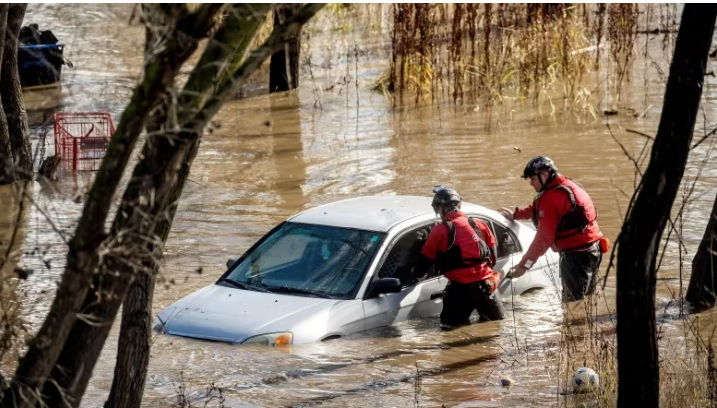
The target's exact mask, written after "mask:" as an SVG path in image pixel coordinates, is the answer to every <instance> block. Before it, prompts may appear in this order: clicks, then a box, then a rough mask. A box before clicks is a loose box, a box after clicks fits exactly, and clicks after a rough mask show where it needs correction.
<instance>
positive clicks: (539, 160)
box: [523, 156, 558, 179]
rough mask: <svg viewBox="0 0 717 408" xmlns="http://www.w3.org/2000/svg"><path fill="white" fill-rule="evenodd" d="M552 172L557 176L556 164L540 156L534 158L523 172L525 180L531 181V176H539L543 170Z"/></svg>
mask: <svg viewBox="0 0 717 408" xmlns="http://www.w3.org/2000/svg"><path fill="white" fill-rule="evenodd" d="M546 169H547V170H550V172H551V173H553V174H555V173H557V172H558V168H557V167H555V163H553V160H552V159H551V158H550V157H545V156H538V157H534V158H532V159H531V160H530V161H529V162H528V165H527V166H525V169H524V170H523V178H524V179H529V178H530V177H531V176H537V175H538V174H539V173H540V171H541V170H546Z"/></svg>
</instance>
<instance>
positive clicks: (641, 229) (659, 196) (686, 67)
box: [617, 4, 717, 407]
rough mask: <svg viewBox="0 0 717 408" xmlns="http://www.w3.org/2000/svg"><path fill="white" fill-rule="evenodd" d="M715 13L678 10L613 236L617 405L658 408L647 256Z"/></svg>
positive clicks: (671, 184)
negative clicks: (667, 62)
mask: <svg viewBox="0 0 717 408" xmlns="http://www.w3.org/2000/svg"><path fill="white" fill-rule="evenodd" d="M716 16H717V5H713V4H704V5H702V4H686V5H685V8H684V10H683V12H682V21H681V23H680V30H679V33H678V34H677V42H676V44H675V53H674V56H673V59H672V64H671V66H670V75H669V77H668V79H667V88H666V91H665V99H664V104H663V107H662V115H661V117H660V124H659V127H658V130H657V137H656V138H655V142H654V145H653V147H652V153H651V157H650V164H649V165H648V167H647V170H646V171H645V174H644V176H643V177H642V181H641V182H640V186H639V187H638V190H637V191H636V193H635V194H636V198H635V201H634V205H633V206H632V208H631V209H630V211H629V214H628V216H627V219H626V221H625V224H624V225H623V227H622V231H621V232H620V237H619V239H618V243H619V251H618V255H617V315H618V319H617V345H618V378H619V383H618V406H619V407H658V406H659V396H660V373H659V362H658V349H657V334H656V330H655V283H656V270H655V268H656V264H655V259H656V257H657V251H658V249H659V246H660V239H661V237H662V233H663V231H664V228H665V225H666V223H667V220H668V219H669V217H670V210H671V208H672V204H673V202H674V200H675V196H676V195H677V190H678V189H679V185H680V180H681V179H682V174H683V173H684V170H685V165H686V163H687V157H688V154H689V148H690V142H691V141H692V133H693V131H694V125H695V119H696V117H697V112H698V109H699V104H700V98H701V96H702V88H703V84H704V74H705V68H706V66H707V54H708V52H709V48H710V45H711V42H712V35H713V32H714V25H715V17H716Z"/></svg>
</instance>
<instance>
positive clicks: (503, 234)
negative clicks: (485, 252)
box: [477, 217, 520, 259]
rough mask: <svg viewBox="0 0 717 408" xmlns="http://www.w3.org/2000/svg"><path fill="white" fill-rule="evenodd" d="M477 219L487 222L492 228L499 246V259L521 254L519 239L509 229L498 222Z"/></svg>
mask: <svg viewBox="0 0 717 408" xmlns="http://www.w3.org/2000/svg"><path fill="white" fill-rule="evenodd" d="M477 218H479V219H480V220H481V221H483V222H485V223H486V224H487V225H488V226H489V227H490V230H491V231H492V232H493V235H494V236H495V241H496V246H497V248H496V255H497V256H498V259H500V258H505V257H507V256H510V255H513V254H515V253H518V252H520V244H519V243H518V239H517V238H516V237H515V234H513V232H512V231H510V229H509V228H508V227H506V226H504V225H503V224H500V223H498V222H495V221H493V220H491V219H490V218H484V217H477Z"/></svg>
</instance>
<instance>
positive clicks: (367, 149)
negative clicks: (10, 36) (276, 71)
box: [0, 4, 717, 407]
mask: <svg viewBox="0 0 717 408" xmlns="http://www.w3.org/2000/svg"><path fill="white" fill-rule="evenodd" d="M371 7H372V9H371V12H372V13H373V14H372V15H373V16H374V17H375V18H373V19H371V21H373V24H368V23H367V21H368V20H367V19H365V18H364V19H361V18H355V19H352V17H351V16H349V17H347V18H346V20H341V21H342V22H338V23H336V22H332V21H333V20H332V16H331V15H330V14H328V12H326V13H324V15H322V16H320V17H319V20H318V21H315V22H314V23H312V24H311V26H310V27H308V28H307V30H309V32H310V33H311V41H310V42H309V43H308V46H306V45H305V49H304V51H303V54H302V57H303V61H302V66H303V74H302V77H301V81H302V82H301V83H302V86H301V88H300V89H299V90H298V91H297V92H295V93H290V94H280V95H274V96H267V95H266V94H264V92H262V87H261V86H259V85H253V86H249V87H247V88H246V89H245V93H246V95H248V96H247V97H246V98H244V99H241V100H236V101H233V102H230V103H228V104H227V105H226V106H225V107H224V108H223V109H222V111H221V112H220V113H219V115H218V118H217V120H218V122H220V123H221V127H220V128H219V129H216V130H215V131H214V132H213V133H211V134H207V135H206V136H205V137H204V140H203V142H202V146H201V150H200V152H199V156H198V157H197V159H196V161H195V164H194V167H193V170H192V174H191V176H190V179H191V181H190V182H189V183H188V185H187V188H186V189H185V193H184V196H183V197H182V200H181V203H180V207H179V211H178V213H177V217H176V221H175V223H174V227H173V229H172V233H171V235H170V238H169V241H168V243H167V250H166V265H165V266H164V268H163V270H162V274H163V277H164V278H166V279H167V280H169V279H173V280H174V281H175V283H174V284H172V285H169V286H167V287H164V286H161V285H160V286H159V287H158V288H157V290H156V293H155V297H154V311H155V312H158V311H160V310H162V309H163V308H165V307H167V306H168V305H170V304H171V303H173V302H175V301H176V300H179V299H180V298H182V297H183V296H185V295H188V294H190V293H192V292H193V291H195V290H197V289H200V288H202V287H204V286H206V285H209V284H211V283H213V282H214V281H215V280H216V278H217V277H218V276H219V275H220V274H221V273H222V272H223V271H224V263H225V260H226V259H227V258H228V257H230V256H233V255H238V254H241V253H242V252H243V251H244V250H246V249H247V248H248V247H249V246H250V245H251V244H252V243H253V242H254V241H255V240H257V239H258V238H259V237H261V236H262V235H263V234H264V233H266V232H267V231H268V230H269V229H270V228H271V227H273V226H274V225H276V224H277V223H279V222H281V221H282V220H284V219H285V218H286V217H288V216H290V215H292V214H294V213H297V212H299V211H301V210H304V209H306V208H311V207H314V206H317V205H320V204H323V203H328V202H332V201H335V200H339V199H344V198H349V197H356V196H362V195H372V194H411V195H424V196H428V195H430V191H431V187H432V186H433V185H434V184H437V183H445V184H450V185H453V186H455V187H456V188H457V190H458V191H459V192H460V194H461V195H462V196H463V197H464V198H465V199H466V200H467V201H470V202H475V203H478V204H481V205H484V206H486V207H489V208H498V207H500V206H504V205H518V204H524V203H527V202H528V201H529V200H531V199H532V196H533V193H532V190H531V188H530V186H529V185H528V184H527V183H526V182H525V181H523V180H521V179H520V178H519V175H520V174H521V171H522V168H523V166H524V165H525V163H526V162H527V160H529V159H530V158H531V157H533V156H535V155H538V154H542V155H548V156H550V157H552V158H553V159H554V160H555V161H556V163H557V165H558V166H559V168H560V170H561V172H563V173H564V174H566V175H569V176H571V177H574V178H576V179H577V180H579V181H580V182H581V183H582V184H583V185H584V186H585V187H586V189H587V191H588V192H589V193H590V195H591V196H592V198H593V199H594V201H595V203H596V205H597V207H598V209H599V211H600V218H599V223H600V226H601V228H602V229H603V231H604V232H605V233H606V235H607V236H608V237H610V238H611V239H613V240H614V239H615V237H616V236H617V234H618V231H619V228H620V225H621V219H622V214H623V213H624V210H625V208H626V205H627V202H628V197H627V195H629V194H631V193H632V191H633V188H634V177H635V171H634V166H633V164H632V162H631V161H630V160H628V159H627V158H626V156H625V153H624V152H623V149H622V148H621V147H620V145H619V144H618V143H617V142H616V140H617V141H619V142H620V143H621V144H622V145H623V146H624V148H625V149H626V150H627V151H628V152H629V153H630V154H632V155H635V156H637V155H639V154H640V151H641V150H642V148H643V145H644V142H645V139H643V138H641V137H639V136H637V135H635V134H631V133H627V132H626V131H625V129H634V130H637V131H640V132H644V133H647V134H654V132H655V131H656V129H657V125H658V121H659V112H660V106H661V103H662V95H663V91H664V81H663V80H662V79H661V78H660V76H659V75H658V74H657V71H656V69H655V65H657V66H659V67H660V68H661V69H662V71H663V72H668V69H669V66H668V61H669V60H668V59H667V58H665V57H664V55H665V54H661V51H660V49H661V46H662V41H661V37H660V36H650V37H649V40H650V43H649V47H650V50H652V49H653V48H654V52H652V51H651V55H656V56H659V55H663V57H662V58H661V59H659V58H656V59H655V64H654V65H653V64H652V63H650V64H644V61H642V60H640V59H639V58H638V60H637V61H636V62H635V66H634V70H633V74H632V77H631V82H630V83H629V84H627V85H626V86H625V89H626V90H625V91H624V92H623V97H622V100H621V101H620V105H621V106H627V107H631V108H634V109H635V110H636V111H638V112H643V111H645V110H646V109H647V113H646V115H642V116H641V117H639V118H636V117H635V116H633V115H630V114H626V113H624V112H621V113H620V114H618V115H615V116H603V115H602V114H601V113H600V112H601V111H602V109H603V108H604V107H606V106H608V105H610V104H614V102H612V101H611V100H609V99H607V98H605V99H600V98H595V97H593V98H592V99H590V101H589V102H590V104H592V106H594V107H595V108H596V109H597V111H598V113H597V114H596V115H592V114H590V113H589V109H588V108H578V109H567V110H566V109H563V107H562V106H563V105H562V101H560V100H559V99H557V100H554V101H553V102H552V103H550V102H549V101H546V102H544V103H540V104H538V105H535V104H533V103H530V102H526V103H522V104H518V103H516V104H510V103H509V104H506V105H503V106H499V107H496V108H494V109H490V110H488V109H486V108H485V107H483V106H481V107H479V108H478V107H476V106H461V105H454V104H453V103H452V102H446V103H437V104H434V105H432V106H424V107H420V108H417V107H414V106H413V105H410V106H408V107H406V108H405V109H399V110H393V109H392V108H391V103H390V101H388V100H386V99H385V98H384V96H383V95H381V94H379V93H376V92H374V91H371V90H370V88H371V85H372V84H373V83H374V81H375V80H376V78H378V77H379V76H380V75H381V74H382V73H383V72H384V71H385V69H386V68H387V63H388V62H387V61H388V54H387V51H386V50H385V44H384V42H385V39H384V38H385V33H386V32H387V31H386V30H387V28H386V27H387V26H386V25H385V21H387V20H385V19H382V18H381V16H384V17H385V16H386V15H387V9H386V8H385V7H384V8H379V7H378V6H371ZM130 13H131V5H129V4H120V5H112V4H78V5H66V4H32V5H30V6H29V9H28V13H27V17H26V22H36V23H38V24H40V27H41V28H42V29H52V30H53V31H54V33H55V35H56V36H57V37H58V38H59V39H60V40H61V41H62V42H64V43H65V44H66V57H67V58H69V59H70V60H71V61H72V62H73V64H74V68H67V67H65V70H64V72H63V80H62V88H61V92H59V100H58V101H57V104H58V105H59V109H60V110H65V111H82V110H102V111H110V112H112V114H113V115H114V117H115V119H117V118H119V115H120V113H121V111H122V109H123V107H124V104H125V103H126V102H127V100H128V99H129V95H130V93H131V90H132V87H133V85H134V84H135V83H136V81H137V78H138V75H139V72H140V69H141V65H142V55H141V50H142V48H143V46H142V43H143V29H142V27H141V26H139V25H136V24H135V25H129V24H128V23H127V22H128V20H129V16H130ZM346 21H348V22H346ZM382 32H383V33H384V36H382V35H381V33H382ZM647 38H648V37H647V36H642V37H641V38H639V39H638V44H637V45H636V48H637V49H640V47H642V48H643V49H644V47H645V40H646V39H647ZM354 45H357V47H358V49H359V50H360V52H359V53H358V59H356V58H355V56H354V53H353V49H354V48H353V47H354ZM347 50H351V51H350V52H348V53H347ZM347 54H348V56H347ZM309 64H310V66H309ZM712 64H713V63H712V62H710V65H712ZM309 67H310V68H311V69H309ZM710 69H711V67H708V71H709V70H710ZM593 75H594V74H593ZM356 81H358V85H357V82H356ZM715 81H716V79H715V77H714V76H711V77H710V76H708V77H707V82H706V86H705V90H704V95H703V108H704V115H705V116H704V118H702V117H701V118H700V119H699V123H698V129H699V130H698V133H700V132H702V130H701V129H702V127H703V123H704V122H705V121H706V123H707V124H708V125H707V126H709V123H714V122H715V121H717V116H716V115H715V112H716V111H715V108H716V106H715V96H716V94H715V88H714V84H715ZM254 82H255V83H256V84H263V82H268V80H267V81H264V80H262V79H261V78H259V79H257V80H255V81H254ZM594 86H595V88H594V90H595V92H596V93H599V92H600V90H601V89H604V88H605V84H604V80H603V79H601V78H600V77H598V76H595V81H594ZM252 95H254V96H252ZM34 96H36V95H33V97H34ZM54 97H56V98H57V95H55V96H54ZM50 105H51V104H50ZM29 108H32V107H29ZM34 134H35V136H34V138H35V139H34V140H33V143H34V144H33V145H34V146H37V145H38V143H39V138H38V134H39V130H38V128H34ZM711 145H712V142H711V141H708V142H706V143H703V144H702V145H701V146H700V147H699V148H698V149H695V151H693V156H692V158H691V160H690V163H689V165H688V169H687V175H688V176H689V181H690V183H691V182H692V180H693V179H694V177H695V176H696V175H697V174H698V173H700V164H701V161H702V159H703V158H705V157H707V158H708V159H710V158H711V159H714V156H715V153H714V152H713V151H712V149H711ZM515 147H517V148H519V149H520V151H518V150H516V149H515ZM51 152H52V139H51V137H50V139H49V141H48V147H47V154H50V153H51ZM712 162H713V163H714V160H712ZM89 181H90V180H89V178H88V176H87V175H83V176H71V175H65V176H64V177H62V178H61V180H60V181H58V182H57V183H56V184H55V185H54V186H50V187H48V186H41V185H39V184H35V185H33V186H32V187H31V189H32V191H31V192H30V195H31V196H32V198H33V201H34V202H35V203H36V205H32V206H30V208H29V210H28V211H27V212H26V214H25V215H24V216H23V217H22V219H21V231H20V234H19V239H20V240H21V242H22V243H21V250H20V251H19V255H18V256H19V257H20V258H22V259H21V262H23V264H24V265H25V266H26V267H28V268H30V269H32V270H33V271H34V272H33V274H32V275H31V276H30V277H29V279H28V280H27V282H26V283H24V284H23V285H22V287H21V290H20V293H21V294H22V295H23V316H25V318H26V319H27V321H28V322H29V323H30V324H31V325H34V327H37V325H38V324H39V323H40V322H41V321H42V319H43V317H44V314H45V313H46V311H47V309H48V307H49V305H50V303H51V301H52V296H53V295H54V293H53V291H54V288H55V287H56V281H57V280H58V278H59V275H60V273H61V271H62V265H63V264H64V256H65V254H66V247H65V246H64V244H63V238H62V237H61V235H60V234H59V233H58V232H57V231H59V232H61V233H62V234H64V235H65V237H67V236H69V235H70V234H71V232H72V228H73V226H74V223H75V222H76V220H77V218H78V215H79V213H80V210H81V205H80V204H77V203H75V202H74V201H73V200H72V198H73V196H75V195H76V194H77V192H78V190H80V189H81V188H82V186H84V185H87V183H88V182H89ZM716 184H717V168H715V167H714V166H712V167H710V166H709V165H708V166H707V168H705V169H704V170H702V171H701V174H700V178H699V180H698V181H697V182H696V187H695V193H694V194H693V195H692V196H691V198H690V200H689V204H688V205H687V206H686V210H685V217H684V219H683V227H682V228H683V240H684V243H685V246H686V250H687V255H686V258H685V262H686V263H685V268H686V270H689V260H690V259H691V256H692V255H693V254H694V251H695V249H696V247H697V243H698V242H699V239H700V238H701V235H702V231H703V229H704V226H705V225H706V220H707V217H708V214H709V212H710V209H711V206H712V200H713V198H714V194H715V189H714V187H715V185H716ZM0 194H1V195H0V197H1V198H2V199H0V214H2V217H0V237H1V238H2V239H0V241H3V243H6V242H7V240H8V239H9V234H10V233H11V230H12V227H13V225H14V217H13V215H12V214H14V213H15V211H16V209H17V200H14V199H12V190H11V188H10V187H2V188H1V189H0ZM681 200H682V197H678V204H679V202H681ZM43 213H44V214H47V215H48V217H47V218H46V217H45V216H44V215H43ZM50 221H51V222H50ZM35 247H38V248H40V249H41V252H45V251H46V253H44V254H42V253H41V254H37V253H36V254H32V249H33V248H35ZM23 253H25V254H24V255H23ZM48 265H49V266H50V267H49V268H48ZM606 265H607V262H604V263H603V271H604V269H605V266H606ZM198 268H202V270H203V273H201V274H197V273H195V271H196V270H197V269H198ZM679 270H680V260H679V253H678V247H677V244H676V243H672V242H671V243H669V244H668V245H667V253H666V256H665V258H664V261H663V263H662V267H661V270H660V272H659V278H660V280H659V281H658V292H657V298H658V299H657V301H658V306H659V307H660V308H663V309H666V313H667V314H668V315H676V314H677V313H679V312H678V307H677V306H676V305H675V304H674V303H672V302H670V299H671V298H672V297H673V293H675V294H679V293H680V292H679V291H680V289H679V282H680V281H679ZM686 282H687V281H686V280H685V283H684V286H686ZM614 293H615V279H614V274H612V276H611V277H610V278H609V279H608V280H607V287H606V289H605V298H606V299H607V300H606V301H605V306H604V307H605V308H610V309H614V307H613V306H612V305H614ZM507 308H508V317H507V319H506V320H505V321H503V322H491V323H486V324H480V325H472V326H470V327H466V328H465V329H463V330H458V331H455V332H451V333H442V332H440V331H439V330H438V325H437V320H436V319H435V318H434V319H426V320H422V321H411V322H406V323H402V324H398V325H395V326H392V327H388V328H384V329H381V330H377V331H373V332H368V333H361V334H357V335H353V336H349V337H347V338H343V339H339V340H336V341H331V342H326V343H320V344H309V345H301V346H294V347H292V348H290V349H268V348H261V347H246V346H236V345H227V344H217V343H212V342H206V341H196V340H191V339H185V338H179V337H170V336H165V335H158V336H155V338H154V339H153V347H152V359H151V363H150V368H149V376H148V380H147V386H146V390H145V392H146V396H145V405H146V406H162V405H167V404H169V403H171V402H172V401H173V398H174V397H173V395H175V394H176V392H177V388H178V386H179V384H180V381H181V380H180V379H181V378H183V381H184V384H185V385H186V387H187V389H188V393H191V397H192V398H201V396H202V394H203V391H202V390H204V388H205V387H206V385H208V384H209V383H211V382H214V383H216V384H217V385H218V386H220V387H222V388H224V389H225V390H224V392H225V393H224V395H225V396H226V398H227V401H226V404H227V406H233V407H242V406H267V407H278V406H312V405H318V404H320V405H321V406H335V407H346V406H348V407H364V406H385V407H409V406H411V407H412V406H414V405H415V397H416V390H417V388H416V384H415V374H416V371H417V367H418V370H419V371H422V372H423V373H424V374H423V375H421V384H420V393H419V394H418V397H419V399H420V404H421V406H440V405H441V404H445V406H451V407H452V406H458V407H491V406H540V407H543V406H554V405H555V403H556V401H557V397H556V389H557V387H558V386H559V385H560V382H559V380H558V378H559V374H560V373H558V371H557V366H556V357H555V344H554V343H555V341H556V340H557V339H558V337H559V331H560V323H561V321H562V320H563V316H564V313H566V310H564V309H563V308H561V306H560V304H559V302H558V297H557V293H556V291H555V290H543V291H539V292H534V293H530V294H527V295H525V296H522V297H518V298H515V299H513V300H512V301H511V302H510V303H509V304H507ZM576 309H579V307H576ZM705 319H706V320H708V321H709V320H712V317H710V316H705ZM664 324H665V325H670V324H672V323H669V322H668V323H664ZM117 335H118V327H117V325H115V327H114V328H113V331H112V334H111V336H110V339H109V340H108V341H107V343H106V345H105V348H104V351H103V353H102V356H101V359H100V361H99V363H98V364H97V366H96V368H95V371H94V375H93V379H92V381H91V384H90V386H89V388H88V391H87V393H86V395H85V397H84V400H83V406H85V407H99V406H101V405H102V403H103V401H104V398H105V397H106V396H107V394H108V392H109V388H110V385H111V381H112V374H113V367H114V358H115V353H116V344H117ZM551 341H552V343H550V342H551ZM526 344H527V345H534V347H533V348H529V349H530V350H531V351H530V352H529V353H527V354H526V353H525V352H523V353H519V352H518V351H517V350H518V349H519V347H518V345H520V347H522V348H523V349H524V348H525V347H526ZM551 350H552V352H551ZM503 375H510V376H511V377H512V378H513V379H515V380H516V382H517V385H516V386H515V387H513V388H512V389H510V390H508V389H504V388H501V387H500V385H499V380H500V378H501V376H503ZM268 378H273V379H275V380H276V381H268V382H267V381H265V380H266V379H268Z"/></svg>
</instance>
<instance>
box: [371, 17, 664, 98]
mask: <svg viewBox="0 0 717 408" xmlns="http://www.w3.org/2000/svg"><path fill="white" fill-rule="evenodd" d="M392 7H393V27H392V32H391V45H392V47H391V57H390V70H389V73H388V74H387V75H385V76H383V77H382V78H380V79H379V84H378V88H379V89H384V90H386V91H388V92H389V93H391V94H392V95H393V103H394V106H396V105H397V104H400V103H402V102H406V101H409V100H411V99H412V100H413V101H414V102H415V103H416V104H419V103H430V102H435V101H437V100H439V101H440V100H445V99H446V98H450V99H451V100H452V101H454V102H456V103H479V102H480V101H483V102H486V103H495V102H501V101H503V100H506V99H514V100H527V99H538V98H540V97H541V96H544V95H548V96H551V97H555V96H556V95H560V96H562V98H564V99H565V100H566V101H568V102H570V101H576V100H577V99H579V98H580V97H581V96H585V95H590V94H591V93H592V90H591V89H590V86H592V87H595V86H596V84H595V81H593V82H590V79H589V74H590V73H591V72H599V71H600V70H601V69H602V68H606V72H607V76H606V78H605V79H606V80H607V82H608V84H609V85H611V88H612V89H611V92H614V93H615V95H616V96H617V98H618V100H619V97H620V92H619V90H620V86H621V84H622V83H623V82H624V81H629V80H630V73H631V69H632V63H633V61H634V59H635V58H634V57H635V53H636V52H637V51H636V40H637V36H638V34H657V33H667V34H670V33H671V32H672V31H674V27H675V26H676V23H675V22H674V17H673V16H674V14H675V12H676V11H675V10H674V9H673V7H672V6H671V5H665V4H660V5H650V4H646V5H638V4H579V5H578V4H416V3H412V4H394V5H393V6H392ZM664 37H665V41H664V42H663V50H665V51H668V52H671V46H672V44H673V41H670V40H668V37H671V35H665V36H664ZM606 51H607V52H606Z"/></svg>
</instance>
